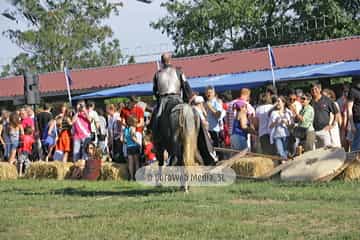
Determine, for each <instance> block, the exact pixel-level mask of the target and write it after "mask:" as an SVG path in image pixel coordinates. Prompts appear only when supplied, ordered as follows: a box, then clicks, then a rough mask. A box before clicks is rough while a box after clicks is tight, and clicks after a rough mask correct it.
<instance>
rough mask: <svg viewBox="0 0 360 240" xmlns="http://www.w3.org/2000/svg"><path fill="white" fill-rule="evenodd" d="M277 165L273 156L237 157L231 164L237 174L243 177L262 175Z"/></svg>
mask: <svg viewBox="0 0 360 240" xmlns="http://www.w3.org/2000/svg"><path fill="white" fill-rule="evenodd" d="M275 167H276V164H275V163H274V161H273V160H272V159H271V158H266V157H247V156H245V157H241V158H239V159H236V160H235V161H234V163H233V165H232V166H231V168H232V169H234V171H235V173H236V175H239V176H243V177H261V176H263V175H265V174H266V173H268V172H270V171H271V170H273V169H274V168H275Z"/></svg>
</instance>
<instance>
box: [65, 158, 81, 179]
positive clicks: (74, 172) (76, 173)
mask: <svg viewBox="0 0 360 240" xmlns="http://www.w3.org/2000/svg"><path fill="white" fill-rule="evenodd" d="M85 163H86V161H85V160H78V161H77V162H75V163H74V164H72V166H71V167H70V169H69V172H68V173H67V174H66V176H65V178H66V179H73V180H75V179H81V178H82V176H83V172H84V168H85Z"/></svg>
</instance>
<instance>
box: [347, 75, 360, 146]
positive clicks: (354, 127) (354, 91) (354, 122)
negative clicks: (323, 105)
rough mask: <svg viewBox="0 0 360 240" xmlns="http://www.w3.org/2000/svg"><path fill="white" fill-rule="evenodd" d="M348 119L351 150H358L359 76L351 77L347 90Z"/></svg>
mask: <svg viewBox="0 0 360 240" xmlns="http://www.w3.org/2000/svg"><path fill="white" fill-rule="evenodd" d="M347 110H348V119H349V124H350V126H351V132H352V133H353V136H354V138H353V141H352V145H351V151H356V150H360V77H356V78H355V77H354V78H353V79H352V87H351V89H350V91H349V95H348V102H347Z"/></svg>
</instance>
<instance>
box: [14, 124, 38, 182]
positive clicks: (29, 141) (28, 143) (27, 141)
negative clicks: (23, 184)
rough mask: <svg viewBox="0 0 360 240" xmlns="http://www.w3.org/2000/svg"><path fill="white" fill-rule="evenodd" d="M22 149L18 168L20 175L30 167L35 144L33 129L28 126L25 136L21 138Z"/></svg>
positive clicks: (20, 149)
mask: <svg viewBox="0 0 360 240" xmlns="http://www.w3.org/2000/svg"><path fill="white" fill-rule="evenodd" d="M20 142H21V147H20V148H19V158H18V160H17V167H18V172H19V175H20V176H21V175H22V173H23V172H25V170H26V168H28V167H29V166H30V159H29V156H30V154H31V152H32V145H33V144H34V142H35V140H34V136H33V129H32V128H31V127H30V126H27V127H26V128H25V129H24V135H21V137H20Z"/></svg>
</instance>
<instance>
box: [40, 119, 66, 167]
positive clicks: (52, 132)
mask: <svg viewBox="0 0 360 240" xmlns="http://www.w3.org/2000/svg"><path fill="white" fill-rule="evenodd" d="M61 121H62V117H61V116H57V117H56V118H55V119H53V120H50V122H49V123H48V126H47V127H46V129H45V131H44V136H43V139H45V141H44V144H45V146H46V148H45V149H46V153H47V155H46V157H45V161H46V162H47V161H48V160H49V158H50V157H51V156H52V153H53V150H54V148H55V146H56V142H57V140H58V129H60V128H61Z"/></svg>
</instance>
